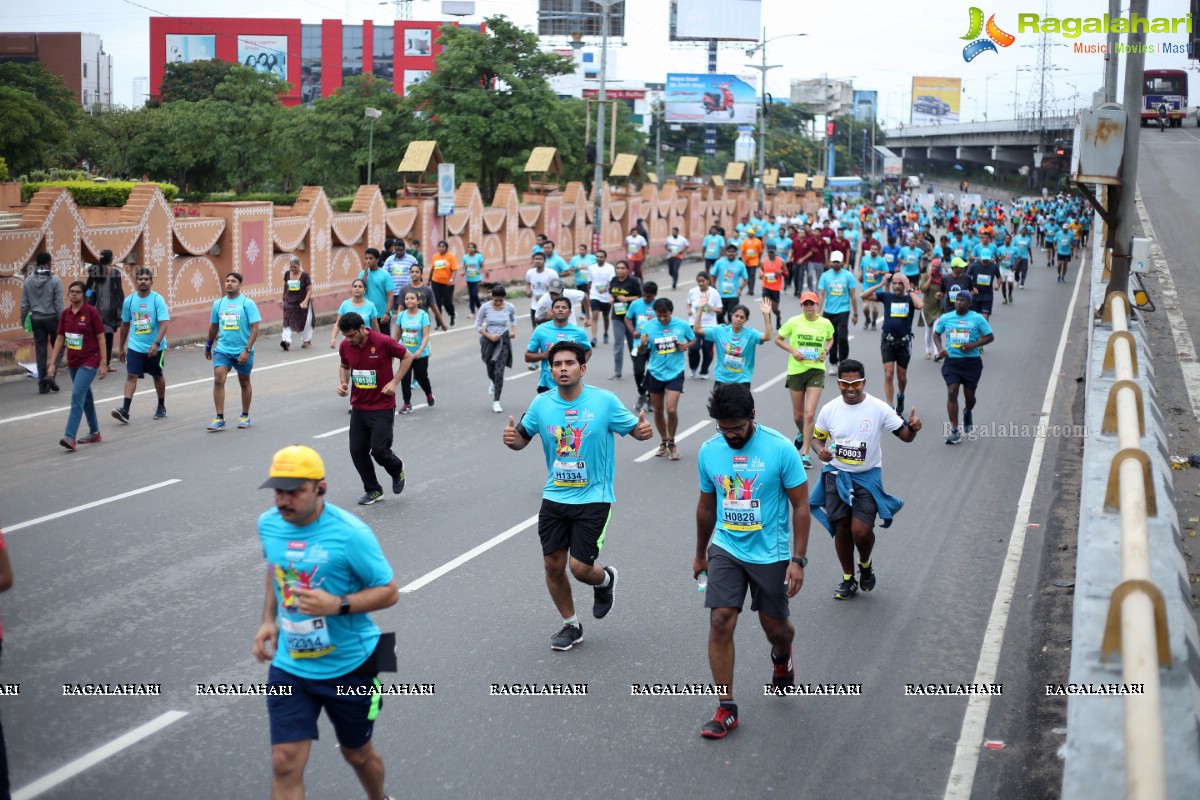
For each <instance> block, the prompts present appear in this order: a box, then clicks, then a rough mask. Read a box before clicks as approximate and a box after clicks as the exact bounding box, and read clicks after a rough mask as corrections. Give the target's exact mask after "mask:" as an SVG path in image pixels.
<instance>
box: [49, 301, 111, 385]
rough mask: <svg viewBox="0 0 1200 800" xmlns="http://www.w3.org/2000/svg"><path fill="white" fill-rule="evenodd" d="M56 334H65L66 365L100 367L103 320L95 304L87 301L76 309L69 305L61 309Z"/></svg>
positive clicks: (74, 367) (76, 367)
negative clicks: (89, 303)
mask: <svg viewBox="0 0 1200 800" xmlns="http://www.w3.org/2000/svg"><path fill="white" fill-rule="evenodd" d="M58 335H59V336H65V337H66V341H65V342H64V343H63V347H64V349H66V351H67V366H68V367H69V368H70V369H79V368H80V367H95V368H97V369H99V368H100V337H101V336H103V335H104V320H102V319H100V312H99V311H97V310H96V307H95V306H90V305H88V304H87V303H84V304H83V308H81V309H79V310H78V311H71V306H69V305H68V306H67V307H66V308H64V309H63V311H62V314H60V315H59V317H58Z"/></svg>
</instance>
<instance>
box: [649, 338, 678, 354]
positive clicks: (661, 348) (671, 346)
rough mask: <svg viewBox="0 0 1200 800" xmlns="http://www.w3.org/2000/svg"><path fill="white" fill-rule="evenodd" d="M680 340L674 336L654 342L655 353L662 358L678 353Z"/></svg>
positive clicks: (657, 339)
mask: <svg viewBox="0 0 1200 800" xmlns="http://www.w3.org/2000/svg"><path fill="white" fill-rule="evenodd" d="M678 343H679V339H678V338H676V337H674V336H660V337H658V338H656V339H655V340H654V352H656V353H658V354H659V355H660V356H669V355H671V354H672V353H674V352H675V351H676V349H677V348H676V345H677V344H678Z"/></svg>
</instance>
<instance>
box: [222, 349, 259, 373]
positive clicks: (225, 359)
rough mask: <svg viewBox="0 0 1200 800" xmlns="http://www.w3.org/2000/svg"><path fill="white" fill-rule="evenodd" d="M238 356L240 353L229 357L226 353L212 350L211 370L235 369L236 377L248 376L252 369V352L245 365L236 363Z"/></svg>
mask: <svg viewBox="0 0 1200 800" xmlns="http://www.w3.org/2000/svg"><path fill="white" fill-rule="evenodd" d="M240 355H241V353H239V354H238V355H236V356H231V355H229V354H228V353H222V352H221V351H220V350H213V354H212V356H213V369H216V368H217V367H225V368H227V369H236V370H237V374H238V375H249V374H250V370H252V369H254V352H253V351H251V352H250V355H249V357H248V358H247V359H246V363H245V364H239V363H238V357H239V356H240Z"/></svg>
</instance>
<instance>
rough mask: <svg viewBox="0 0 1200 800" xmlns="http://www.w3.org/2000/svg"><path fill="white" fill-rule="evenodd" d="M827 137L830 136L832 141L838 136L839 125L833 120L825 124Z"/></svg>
mask: <svg viewBox="0 0 1200 800" xmlns="http://www.w3.org/2000/svg"><path fill="white" fill-rule="evenodd" d="M825 135H826V136H828V137H829V138H830V139H832V138H834V137H835V136H837V123H836V122H834V121H833V120H829V121H828V122H826V123H825Z"/></svg>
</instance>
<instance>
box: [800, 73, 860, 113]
mask: <svg viewBox="0 0 1200 800" xmlns="http://www.w3.org/2000/svg"><path fill="white" fill-rule="evenodd" d="M791 95H792V105H794V106H800V107H802V108H804V109H805V110H806V111H810V112H812V113H813V114H827V115H831V116H838V115H841V114H845V113H846V112H847V111H848V110H850V108H851V107H852V105H853V102H854V95H855V91H854V85H853V84H851V83H849V82H848V81H840V80H836V79H828V80H827V79H824V78H810V79H807V80H794V81H792V90H791Z"/></svg>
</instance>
